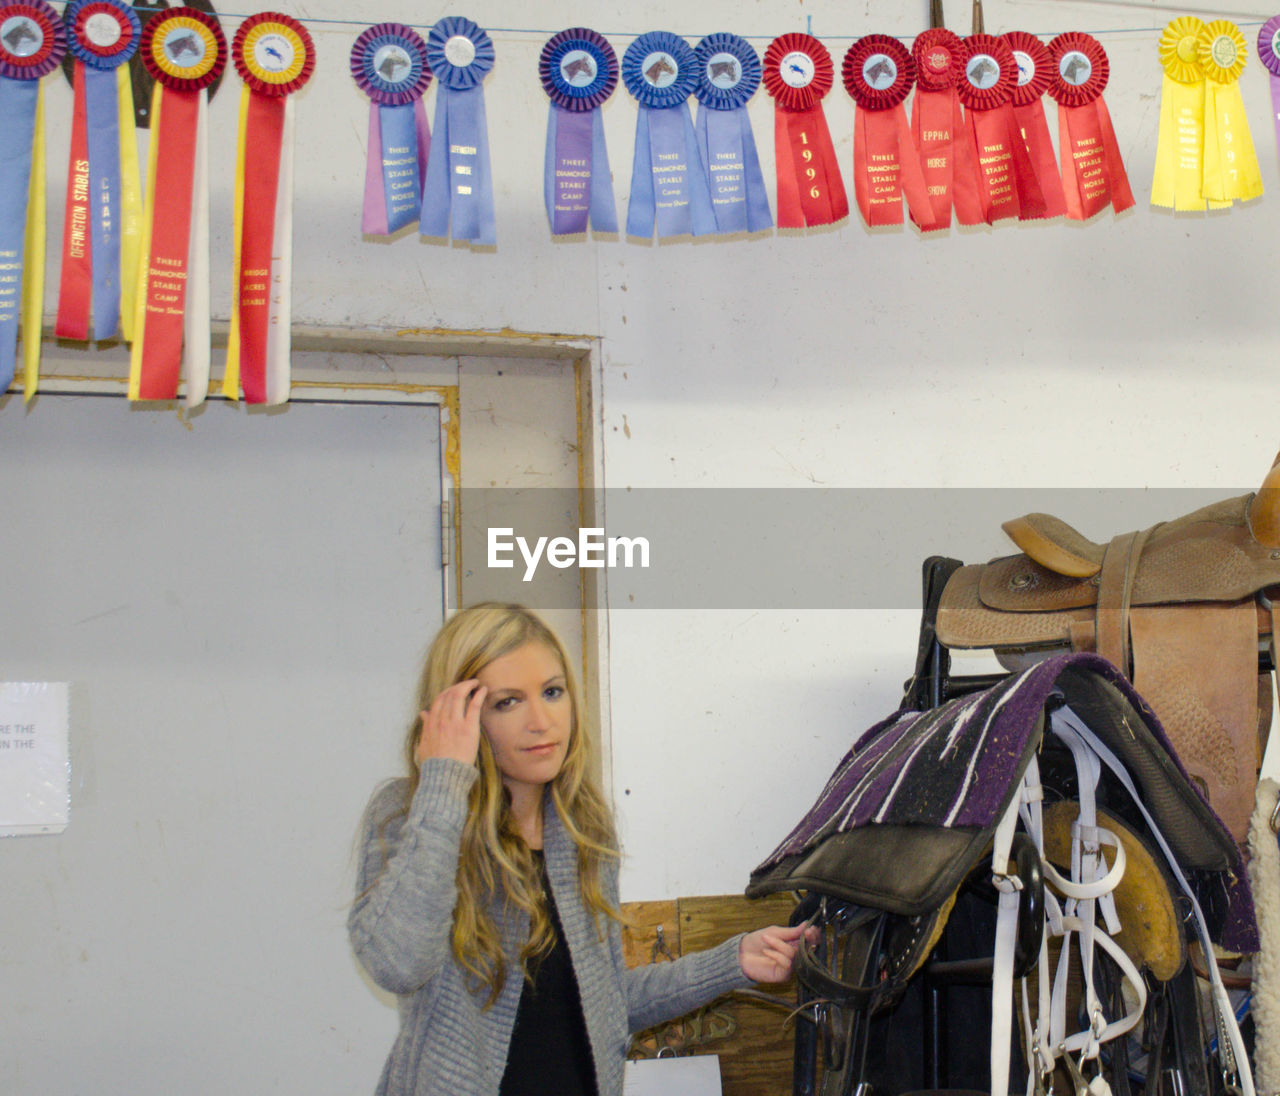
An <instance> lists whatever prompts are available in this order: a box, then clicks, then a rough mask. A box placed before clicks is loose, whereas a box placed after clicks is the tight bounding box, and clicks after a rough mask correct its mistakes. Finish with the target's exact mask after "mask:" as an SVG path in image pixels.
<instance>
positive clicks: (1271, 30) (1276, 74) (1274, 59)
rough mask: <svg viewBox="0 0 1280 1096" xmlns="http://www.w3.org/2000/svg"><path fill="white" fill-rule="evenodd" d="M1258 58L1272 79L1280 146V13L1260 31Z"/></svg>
mask: <svg viewBox="0 0 1280 1096" xmlns="http://www.w3.org/2000/svg"><path fill="white" fill-rule="evenodd" d="M1258 58H1259V59H1260V60H1261V61H1262V65H1263V67H1264V68H1265V69H1266V70H1267V74H1268V76H1269V77H1270V80H1271V114H1272V117H1273V118H1274V119H1275V125H1276V147H1277V148H1280V15H1273V16H1272V17H1271V18H1270V19H1268V20H1267V21H1266V22H1265V23H1263V24H1262V29H1261V30H1260V31H1258Z"/></svg>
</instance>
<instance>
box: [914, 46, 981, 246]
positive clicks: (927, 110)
mask: <svg viewBox="0 0 1280 1096" xmlns="http://www.w3.org/2000/svg"><path fill="white" fill-rule="evenodd" d="M960 50H961V45H960V37H959V36H958V35H957V34H955V33H954V32H952V31H949V30H947V29H946V28H945V27H934V28H933V29H931V30H927V31H925V32H924V33H923V34H921V35H919V36H918V37H917V38H916V40H915V44H914V45H913V46H912V47H911V56H912V59H913V60H914V61H915V63H916V94H915V99H914V100H913V101H912V104H911V134H912V137H913V138H914V139H915V143H916V149H917V151H918V152H919V154H920V166H921V168H922V169H923V171H924V181H925V186H926V188H927V189H928V193H929V201H930V204H931V205H932V207H933V215H932V219H931V221H930V222H929V224H928V225H925V224H922V223H921V222H919V221H917V222H916V223H917V224H919V225H920V227H921V228H922V229H925V230H926V231H927V230H929V229H944V228H949V227H950V225H951V209H952V206H953V205H954V207H955V211H956V220H957V221H959V222H960V224H962V225H980V224H982V223H983V222H984V217H983V212H982V201H981V198H980V197H979V189H978V157H977V153H976V152H975V151H974V148H973V138H972V137H971V136H970V135H969V132H968V130H967V129H966V127H965V124H964V114H963V112H962V111H961V109H960V98H959V96H958V95H957V94H956V77H957V74H958V71H959V61H958V58H959V56H960ZM912 219H913V220H914V219H915V218H914V216H913V218H912Z"/></svg>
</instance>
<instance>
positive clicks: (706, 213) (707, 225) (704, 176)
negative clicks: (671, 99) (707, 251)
mask: <svg viewBox="0 0 1280 1096" xmlns="http://www.w3.org/2000/svg"><path fill="white" fill-rule="evenodd" d="M676 110H677V111H678V112H679V113H680V116H681V118H680V120H681V122H682V123H683V126H684V160H685V163H686V164H687V165H688V169H689V170H688V179H689V210H690V214H691V221H692V229H693V234H694V235H695V236H710V235H714V234H715V232H716V231H717V227H716V213H715V207H714V206H713V205H712V204H711V181H710V170H709V168H708V165H707V163H706V161H705V160H704V159H703V156H702V152H701V151H700V150H699V148H698V137H697V134H696V133H694V130H693V114H692V113H691V111H690V110H689V104H688V102H687V101H686V102H683V103H681V104H680V105H679V106H678V107H677V108H676Z"/></svg>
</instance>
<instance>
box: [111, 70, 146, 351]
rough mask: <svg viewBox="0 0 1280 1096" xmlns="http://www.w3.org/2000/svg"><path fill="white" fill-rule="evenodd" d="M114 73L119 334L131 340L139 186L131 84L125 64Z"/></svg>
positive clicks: (139, 217) (139, 218)
mask: <svg viewBox="0 0 1280 1096" xmlns="http://www.w3.org/2000/svg"><path fill="white" fill-rule="evenodd" d="M115 73H116V104H117V110H116V130H117V132H118V133H119V135H120V333H121V334H122V335H123V336H124V338H125V341H126V342H131V341H132V340H133V326H134V314H135V312H136V310H137V307H138V257H139V251H140V248H141V243H142V231H143V217H142V183H141V179H140V178H139V172H138V130H137V126H136V125H135V123H134V114H133V81H132V79H131V78H130V76H129V66H128V65H118V66H117V67H116V70H115Z"/></svg>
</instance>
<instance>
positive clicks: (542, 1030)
mask: <svg viewBox="0 0 1280 1096" xmlns="http://www.w3.org/2000/svg"><path fill="white" fill-rule="evenodd" d="M418 707H419V708H420V709H421V711H420V715H419V718H418V719H416V720H415V721H414V722H413V724H412V726H411V727H410V730H409V735H408V740H407V743H406V747H407V749H406V755H407V758H406V759H407V761H408V763H409V772H410V775H409V777H408V778H407V779H401V780H397V781H392V782H390V783H388V784H384V785H383V786H382V787H381V788H379V789H378V790H377V791H376V792H375V793H374V796H373V799H372V801H371V802H370V804H369V807H368V810H367V811H366V813H365V819H364V823H363V850H362V856H361V863H360V870H359V880H358V882H357V888H356V893H357V897H356V901H355V904H354V906H353V907H352V910H351V915H350V917H349V919H348V928H349V931H350V936H351V943H352V946H353V947H354V949H355V952H356V955H357V956H358V957H359V959H360V961H361V963H363V964H364V967H365V969H366V970H367V971H368V972H369V974H370V976H371V977H372V978H373V980H374V981H375V982H376V983H377V984H378V985H380V986H382V987H383V988H385V989H387V990H390V991H392V992H394V993H397V994H400V995H401V996H400V1032H399V1035H398V1036H397V1038H396V1041H395V1044H394V1046H393V1047H392V1050H391V1054H390V1057H389V1058H388V1060H387V1064H386V1068H385V1069H384V1070H383V1074H382V1079H381V1081H380V1083H379V1085H378V1089H377V1091H378V1093H379V1096H400V1094H413V1096H535V1094H537V1096H580V1094H584V1096H620V1094H621V1093H622V1076H623V1060H624V1056H625V1052H626V1046H627V1039H628V1035H629V1033H630V1032H632V1031H636V1030H640V1029H643V1028H646V1027H649V1026H651V1025H653V1024H656V1023H659V1022H661V1021H662V1020H666V1019H669V1018H671V1017H674V1016H679V1015H681V1014H683V1013H685V1012H688V1011H689V1010H690V1009H693V1008H696V1007H698V1006H699V1005H701V1004H704V1003H705V1002H707V1001H709V1000H710V999H712V998H714V997H716V996H719V995H720V994H722V993H725V992H727V991H728V990H731V989H735V988H740V987H743V986H747V985H749V984H750V983H751V982H753V981H756V982H778V981H783V980H785V979H786V978H787V977H788V976H789V974H790V972H791V967H792V964H793V961H794V958H795V953H796V947H797V939H798V936H799V934H800V932H801V929H799V928H794V929H792V928H781V927H777V926H771V927H769V928H766V929H760V930H758V931H756V932H753V933H748V934H746V935H745V936H739V937H736V938H734V939H732V940H729V941H727V942H726V943H724V944H722V945H721V946H719V947H717V948H713V949H711V950H709V951H705V952H700V953H697V954H694V955H690V956H687V957H685V958H683V959H681V960H679V961H678V962H675V963H662V964H655V965H650V966H645V967H641V968H638V969H636V970H627V969H626V966H625V964H624V963H623V960H622V945H621V935H620V931H619V914H618V886H617V880H618V852H617V845H616V841H615V838H614V829H613V821H612V819H611V817H610V814H609V809H608V807H607V806H606V804H605V802H604V798H603V796H602V795H601V793H600V790H599V788H598V787H597V785H596V782H595V780H594V779H593V777H592V775H591V771H590V767H589V765H588V761H587V758H588V752H589V741H588V734H587V729H586V728H585V727H584V725H583V720H582V704H581V702H580V700H579V697H578V693H577V687H576V685H575V683H574V678H573V674H572V671H571V668H570V663H569V659H568V658H567V656H566V654H565V650H564V647H563V645H562V644H561V642H560V640H559V639H558V637H557V636H556V635H555V633H554V632H552V631H551V629H550V628H548V627H547V625H546V624H545V623H544V622H543V621H542V620H541V619H539V618H538V617H537V616H535V615H534V614H533V613H531V612H529V611H528V610H527V609H524V608H522V607H520V606H516V605H495V604H485V605H477V606H474V607H473V608H470V609H465V610H463V611H462V612H460V613H458V614H457V615H456V616H455V617H454V618H453V619H452V620H450V621H449V623H448V624H446V625H445V627H444V628H443V629H441V631H440V633H439V635H437V637H436V639H435V641H434V642H433V644H432V646H431V650H430V652H429V653H428V655H427V661H426V665H425V667H424V669H423V672H422V679H421V682H420V686H419V690H418Z"/></svg>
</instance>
